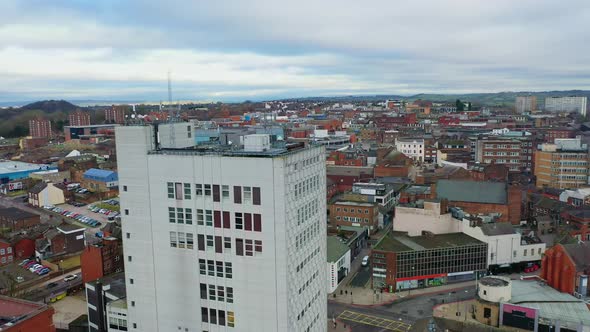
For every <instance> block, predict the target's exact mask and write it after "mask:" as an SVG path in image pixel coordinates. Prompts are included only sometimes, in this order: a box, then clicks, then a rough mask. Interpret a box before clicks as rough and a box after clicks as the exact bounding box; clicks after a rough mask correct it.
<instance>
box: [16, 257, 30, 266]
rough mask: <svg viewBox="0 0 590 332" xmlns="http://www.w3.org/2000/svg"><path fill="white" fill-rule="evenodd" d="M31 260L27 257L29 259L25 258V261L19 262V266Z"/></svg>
mask: <svg viewBox="0 0 590 332" xmlns="http://www.w3.org/2000/svg"><path fill="white" fill-rule="evenodd" d="M30 261H31V260H30V259H28V258H27V259H25V260H24V261H22V262H20V263H18V265H19V266H23V265H25V264H27V263H28V262H30Z"/></svg>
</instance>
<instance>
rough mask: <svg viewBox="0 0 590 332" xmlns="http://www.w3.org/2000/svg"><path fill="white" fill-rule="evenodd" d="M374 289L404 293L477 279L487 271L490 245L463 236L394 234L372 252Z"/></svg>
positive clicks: (379, 243)
mask: <svg viewBox="0 0 590 332" xmlns="http://www.w3.org/2000/svg"><path fill="white" fill-rule="evenodd" d="M371 255H372V257H371V266H372V274H373V287H376V288H388V289H389V290H390V291H393V290H396V291H397V290H404V289H413V288H424V287H431V286H440V285H443V284H446V283H447V282H449V281H452V280H454V279H459V280H466V279H474V278H475V277H476V274H481V273H482V272H484V271H486V269H487V244H486V243H484V242H481V241H479V240H476V239H474V238H472V237H470V236H468V235H465V234H463V233H449V234H436V235H434V234H427V235H423V236H412V237H410V236H408V235H407V234H405V233H399V232H390V233H389V234H387V235H385V236H384V237H383V238H381V240H380V241H379V242H378V243H377V244H376V245H375V246H374V247H373V250H372V252H371Z"/></svg>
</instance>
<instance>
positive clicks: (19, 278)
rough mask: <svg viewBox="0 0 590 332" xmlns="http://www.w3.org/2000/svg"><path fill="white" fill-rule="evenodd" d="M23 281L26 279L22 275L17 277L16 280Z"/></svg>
mask: <svg viewBox="0 0 590 332" xmlns="http://www.w3.org/2000/svg"><path fill="white" fill-rule="evenodd" d="M23 281H25V278H24V277H21V276H18V277H16V282H23Z"/></svg>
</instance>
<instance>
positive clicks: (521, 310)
mask: <svg viewBox="0 0 590 332" xmlns="http://www.w3.org/2000/svg"><path fill="white" fill-rule="evenodd" d="M500 326H510V327H515V328H519V329H523V330H527V331H537V329H538V326H539V309H534V308H528V307H523V306H520V305H515V304H510V303H501V304H500Z"/></svg>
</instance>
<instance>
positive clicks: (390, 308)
mask: <svg viewBox="0 0 590 332" xmlns="http://www.w3.org/2000/svg"><path fill="white" fill-rule="evenodd" d="M432 291H433V292H436V287H433V288H432ZM402 294H403V296H404V297H403V298H401V299H399V300H397V301H395V302H393V303H391V304H385V305H382V306H375V307H361V306H355V305H351V304H344V303H336V302H330V301H329V302H328V318H329V319H332V317H334V318H336V319H339V320H340V321H341V322H343V323H345V324H347V325H348V326H350V327H351V328H352V331H353V332H357V331H358V332H373V331H407V328H409V326H411V325H412V324H414V323H415V322H416V321H417V320H418V319H421V318H427V317H431V316H432V309H433V308H434V306H436V305H438V304H442V303H449V302H457V301H463V300H468V299H472V298H474V297H475V286H469V287H466V288H463V289H460V290H455V291H451V292H448V291H447V292H440V293H434V294H422V295H419V296H414V295H412V292H411V291H410V292H409V294H408V292H404V293H402ZM393 322H400V323H403V324H394V323H393Z"/></svg>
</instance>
